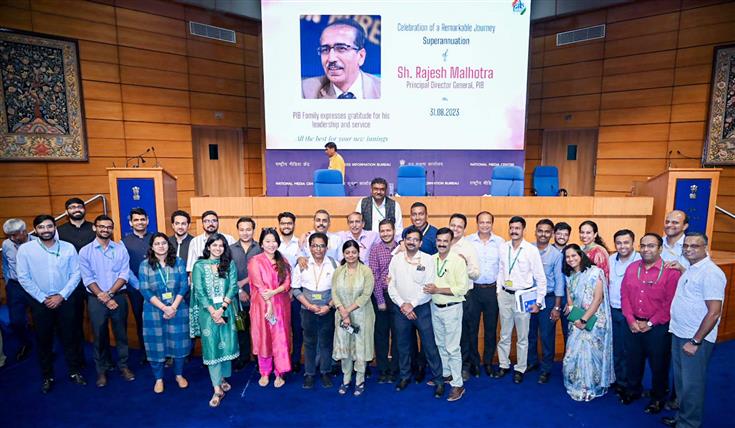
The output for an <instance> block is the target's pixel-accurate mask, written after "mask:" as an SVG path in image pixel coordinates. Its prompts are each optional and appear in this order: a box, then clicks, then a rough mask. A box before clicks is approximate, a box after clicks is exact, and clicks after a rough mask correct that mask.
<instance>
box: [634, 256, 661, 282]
mask: <svg viewBox="0 0 735 428" xmlns="http://www.w3.org/2000/svg"><path fill="white" fill-rule="evenodd" d="M641 266H643V262H642V261H641V264H639V265H638V275H637V277H638V281H640V282H642V283H644V284H646V285H650V286H651V287H653V286H654V285H656V283H658V281H659V280H660V279H661V276H662V275H663V274H664V266H663V264H662V265H661V269H659V270H658V277H656V280H655V281H642V280H641ZM651 267H653V266H651Z"/></svg>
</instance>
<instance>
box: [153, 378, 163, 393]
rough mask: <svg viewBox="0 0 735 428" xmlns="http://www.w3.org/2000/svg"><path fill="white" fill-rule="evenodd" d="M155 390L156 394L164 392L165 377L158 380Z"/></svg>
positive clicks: (154, 386)
mask: <svg viewBox="0 0 735 428" xmlns="http://www.w3.org/2000/svg"><path fill="white" fill-rule="evenodd" d="M153 392H155V393H156V394H160V393H162V392H163V379H158V380H156V383H155V385H153Z"/></svg>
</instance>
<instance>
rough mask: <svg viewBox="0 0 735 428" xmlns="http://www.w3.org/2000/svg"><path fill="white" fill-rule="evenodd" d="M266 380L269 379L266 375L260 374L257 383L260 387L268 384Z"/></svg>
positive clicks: (268, 380)
mask: <svg viewBox="0 0 735 428" xmlns="http://www.w3.org/2000/svg"><path fill="white" fill-rule="evenodd" d="M268 382H270V379H268V376H261V377H260V380H259V381H258V385H260V386H262V387H266V386H268Z"/></svg>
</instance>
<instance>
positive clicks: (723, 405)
mask: <svg viewBox="0 0 735 428" xmlns="http://www.w3.org/2000/svg"><path fill="white" fill-rule="evenodd" d="M4 337H6V338H7V337H8V336H7V335H6V336H4ZM90 351H91V350H90V349H89V348H88V349H87V353H88V355H87V363H88V368H87V369H85V373H84V374H85V376H87V380H88V381H89V383H90V384H89V385H87V386H86V387H80V386H76V385H73V384H71V383H70V382H69V381H68V380H67V379H66V376H65V374H66V369H65V366H64V363H63V358H61V354H60V353H59V356H58V357H57V362H56V377H57V382H56V385H55V387H54V389H53V390H52V392H51V393H50V394H48V395H42V394H41V392H40V381H39V369H38V364H37V361H36V358H35V355H33V356H32V357H31V358H30V359H28V360H25V361H23V362H20V363H13V364H9V365H6V366H5V367H4V368H2V369H0V426H2V427H8V428H11V427H12V428H16V427H18V428H20V427H36V428H38V427H44V426H50V427H74V428H79V427H89V426H97V427H105V428H116V427H125V428H131V427H177V428H180V427H199V426H218V427H303V426H310V427H320V426H330V427H335V426H336V427H341V426H345V427H353V426H373V427H393V426H412V427H416V426H422V427H438V426H451V427H455V426H466V427H478V426H493V427H523V426H530V427H557V428H558V427H620V426H626V427H629V428H642V427H662V426H663V425H661V424H660V422H659V421H660V418H661V416H662V415H663V414H662V415H647V414H645V413H644V412H643V408H644V407H645V405H646V404H647V400H646V399H642V400H640V401H638V402H636V403H634V404H631V405H630V406H623V405H621V404H619V403H618V401H617V398H616V397H615V395H614V394H613V393H612V392H610V393H608V394H607V395H606V396H605V397H602V398H599V399H596V400H594V401H592V402H590V403H577V402H575V401H573V400H571V399H570V398H569V396H568V395H567V394H566V391H565V390H564V386H563V384H562V381H561V365H560V364H559V363H557V364H556V365H555V367H554V372H553V376H552V378H551V381H550V382H549V384H547V385H538V384H537V383H536V380H537V378H538V372H533V373H529V374H528V375H527V376H526V378H525V380H524V382H523V384H521V385H514V384H513V383H512V380H511V376H506V377H505V378H503V379H501V380H493V379H490V378H488V377H486V376H484V375H483V376H482V377H481V378H479V379H475V378H472V379H470V381H468V382H467V383H466V384H465V386H466V388H467V393H466V394H465V396H464V398H463V399H462V400H460V401H458V402H455V403H448V402H446V400H444V399H443V400H437V399H434V398H433V397H432V395H431V393H432V389H431V388H430V387H428V386H425V385H418V384H415V383H414V384H412V385H411V386H409V387H408V388H407V389H406V390H405V391H403V392H401V393H397V392H395V391H394V389H393V385H379V384H377V382H376V379H375V376H373V377H372V378H371V379H369V380H368V382H367V389H366V393H365V395H363V396H362V397H357V398H356V397H353V396H352V395H351V391H350V395H347V396H344V397H342V396H339V395H338V394H337V389H336V387H335V388H332V389H324V388H322V387H321V386H320V385H319V382H317V385H316V387H315V388H314V389H313V390H310V391H307V390H303V389H302V388H301V383H302V377H301V375H297V376H294V377H292V378H290V379H289V380H288V381H287V383H286V385H285V386H284V387H283V388H281V389H278V390H276V389H274V388H273V386H272V384H271V386H269V387H267V388H261V387H260V386H258V384H257V380H258V374H257V373H256V370H255V367H254V366H253V365H250V366H249V367H247V368H246V369H244V370H242V371H240V372H238V373H235V374H234V375H233V377H232V378H231V380H230V383H232V385H233V389H232V391H230V393H228V394H227V396H226V397H225V399H224V400H223V401H222V404H221V406H220V407H219V408H217V409H210V408H209V407H208V405H207V402H208V400H209V398H210V397H211V391H212V390H211V386H210V383H209V376H208V374H207V371H206V369H204V368H202V367H201V360H200V359H193V360H192V361H191V362H190V363H189V364H188V365H187V367H186V369H185V373H184V375H185V376H186V377H187V378H188V379H189V383H190V386H189V388H188V389H187V390H179V389H178V387H177V386H176V383H175V382H174V380H173V375H172V374H171V372H170V371H167V374H166V376H167V378H166V388H167V389H166V391H165V393H163V394H161V395H156V394H154V393H153V391H152V388H153V379H152V375H151V373H150V369H149V368H148V367H140V366H138V365H137V364H133V365H132V369H133V370H134V371H135V372H136V375H137V379H136V380H135V381H134V382H130V383H128V382H125V381H123V379H122V378H121V377H120V376H119V373H117V372H114V373H111V374H110V375H109V376H108V379H109V382H108V386H107V387H105V388H97V387H95V386H94V370H93V369H92V368H91V367H92V363H91V358H90V355H89V352H90ZM14 352H15V346H14V344H13V342H12V340H11V341H10V343H6V353H8V355H14ZM138 358H139V354H138V353H137V352H135V351H134V352H133V354H132V361H137V360H138ZM732 361H735V341H731V342H726V343H722V344H719V345H718V346H717V347H716V348H715V351H714V354H713V357H712V363H711V366H710V376H709V383H708V392H707V408H706V414H707V415H706V418H705V427H717V426H732V425H731V422H732V421H731V416H732V415H733V410H732V409H733V408H734V407H735V386H733V385H734V384H735V383H734V382H735V379H734V377H733V370H732V366H731V362H732ZM338 382H339V380H337V379H335V384H337V385H338ZM445 396H446V395H445ZM728 420H730V422H727V421H728Z"/></svg>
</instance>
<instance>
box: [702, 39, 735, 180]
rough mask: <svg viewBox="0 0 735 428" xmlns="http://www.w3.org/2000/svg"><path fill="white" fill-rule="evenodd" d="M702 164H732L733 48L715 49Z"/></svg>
mask: <svg viewBox="0 0 735 428" xmlns="http://www.w3.org/2000/svg"><path fill="white" fill-rule="evenodd" d="M702 163H703V164H704V165H735V45H730V46H722V47H717V48H715V64H714V70H713V73H712V95H711V99H710V107H709V126H708V127H707V139H706V140H705V142H704V154H703V156H702Z"/></svg>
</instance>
